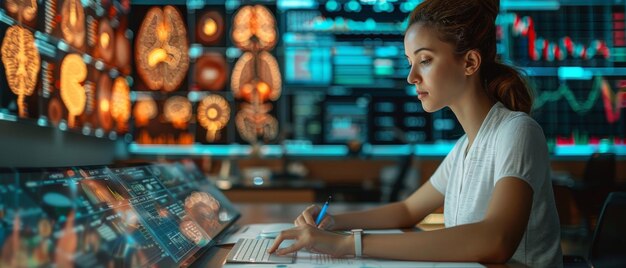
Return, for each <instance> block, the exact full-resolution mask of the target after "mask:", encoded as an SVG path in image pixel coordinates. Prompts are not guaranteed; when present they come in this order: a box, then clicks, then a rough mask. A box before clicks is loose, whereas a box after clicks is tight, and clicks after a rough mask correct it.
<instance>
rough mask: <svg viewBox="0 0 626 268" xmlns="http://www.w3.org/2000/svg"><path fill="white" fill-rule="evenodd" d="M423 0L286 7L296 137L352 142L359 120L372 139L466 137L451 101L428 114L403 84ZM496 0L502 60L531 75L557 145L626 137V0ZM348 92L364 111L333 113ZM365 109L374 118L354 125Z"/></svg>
mask: <svg viewBox="0 0 626 268" xmlns="http://www.w3.org/2000/svg"><path fill="white" fill-rule="evenodd" d="M420 2H421V1H397V2H396V1H356V0H355V1H336V0H329V1H304V2H302V4H300V5H295V4H294V5H286V4H285V5H282V6H281V5H280V4H279V9H281V7H282V10H283V12H282V13H281V15H282V18H283V22H284V27H282V29H283V33H282V34H283V40H284V42H283V44H282V45H283V46H284V51H285V53H284V58H283V64H284V67H283V69H284V72H285V88H286V89H287V90H286V92H287V93H288V94H291V95H290V96H289V97H288V98H287V99H286V101H288V102H289V105H288V107H289V108H290V110H291V111H290V116H291V122H292V124H293V125H294V136H295V137H296V138H298V139H303V140H311V141H312V142H313V143H329V142H330V143H332V142H336V141H340V140H341V139H339V138H342V137H343V138H342V139H346V138H347V137H348V136H346V135H347V134H350V133H351V132H350V131H348V130H353V129H355V128H356V127H357V126H367V128H363V129H362V131H364V132H366V134H362V135H354V134H352V135H351V136H350V138H352V139H360V140H361V141H362V142H366V143H371V144H400V143H407V142H413V143H433V142H435V143H436V142H442V141H444V142H445V141H454V140H456V139H458V138H459V137H460V135H462V134H463V130H462V128H461V127H460V126H459V125H458V123H457V121H456V118H455V117H454V114H453V113H452V112H451V111H450V110H448V109H444V110H442V111H439V112H435V113H432V114H431V113H426V112H424V111H423V110H422V108H421V104H420V102H419V100H417V98H416V96H415V88H414V87H413V86H412V85H409V84H408V83H407V81H406V77H407V74H408V71H409V69H408V64H407V60H406V59H405V56H404V45H403V34H404V30H405V29H406V26H407V20H406V18H407V16H408V15H409V13H410V11H411V10H413V8H414V7H415V6H416V5H417V4H419V3H420ZM500 4H501V6H500V13H499V15H498V17H497V20H496V25H497V54H498V57H499V59H500V60H501V61H503V62H505V63H508V64H510V65H514V66H516V67H518V68H519V69H521V70H522V71H523V72H524V73H525V74H526V75H527V78H528V81H529V84H530V86H531V88H532V89H533V95H534V100H535V101H534V105H533V108H532V113H531V115H532V116H533V117H534V118H535V119H536V120H537V121H538V122H539V123H540V125H541V126H542V128H543V130H544V133H545V135H546V137H547V139H548V142H549V143H550V145H551V147H552V146H554V145H573V144H576V145H588V144H596V145H597V144H599V143H607V144H617V145H624V143H625V139H626V120H625V119H624V115H623V114H624V112H626V111H625V108H626V28H625V25H626V19H625V6H626V5H625V4H624V3H623V2H621V1H571V0H561V1H558V0H545V1H517V0H502V1H500ZM341 97H345V98H352V99H353V102H356V101H357V100H358V99H360V98H365V99H367V103H368V104H367V106H366V107H365V109H364V108H363V106H359V105H352V108H350V109H352V111H349V112H348V111H346V110H345V109H348V108H347V106H345V105H344V106H342V107H343V108H344V109H342V112H341V114H340V115H338V117H337V119H334V120H330V119H329V114H332V113H333V111H334V110H333V109H334V108H333V107H335V106H337V105H336V99H337V98H341ZM329 107H330V108H329ZM335 110H336V109H335ZM363 110H365V113H367V115H365V116H363V117H364V118H367V119H366V120H365V122H362V123H357V122H359V120H358V119H357V118H359V117H361V113H362V112H363ZM329 111H330V113H329ZM348 117H350V118H349V119H346V118H348ZM393 129H396V131H395V133H394V131H392V130H393ZM397 129H399V130H401V131H400V132H398V131H397ZM337 133H340V134H343V136H337ZM398 133H401V135H399V134H398ZM402 137H404V139H402Z"/></svg>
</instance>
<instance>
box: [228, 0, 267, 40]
mask: <svg viewBox="0 0 626 268" xmlns="http://www.w3.org/2000/svg"><path fill="white" fill-rule="evenodd" d="M231 37H232V39H233V43H235V45H236V46H237V47H238V48H240V49H243V50H248V51H259V50H270V49H272V48H274V46H275V45H276V42H277V40H278V35H277V33H276V19H274V15H272V12H270V11H269V10H268V9H267V8H266V7H264V6H261V5H255V6H244V7H242V8H240V9H239V10H238V11H237V14H235V16H234V18H233V24H232V33H231Z"/></svg>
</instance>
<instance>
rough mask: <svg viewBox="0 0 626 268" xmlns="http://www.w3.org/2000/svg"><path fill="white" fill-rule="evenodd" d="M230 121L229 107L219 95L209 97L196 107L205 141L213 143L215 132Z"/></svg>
mask: <svg viewBox="0 0 626 268" xmlns="http://www.w3.org/2000/svg"><path fill="white" fill-rule="evenodd" d="M229 120H230V106H229V105H228V102H227V101H226V100H225V99H224V98H223V97H222V96H219V95H209V96H207V97H205V98H204V99H202V101H201V102H200V105H198V122H199V123H200V125H201V126H202V127H203V128H205V129H206V131H207V132H206V140H207V141H208V142H213V141H215V139H216V135H217V131H219V130H220V129H222V128H224V127H225V126H226V124H227V123H228V121H229Z"/></svg>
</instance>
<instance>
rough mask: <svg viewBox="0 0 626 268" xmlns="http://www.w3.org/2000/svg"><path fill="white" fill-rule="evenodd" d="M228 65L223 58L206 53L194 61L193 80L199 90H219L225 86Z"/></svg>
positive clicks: (215, 54)
mask: <svg viewBox="0 0 626 268" xmlns="http://www.w3.org/2000/svg"><path fill="white" fill-rule="evenodd" d="M227 72H228V65H227V63H226V59H225V58H224V56H222V55H220V54H217V53H206V54H204V55H202V56H200V58H198V60H197V61H196V65H195V68H194V80H195V81H196V83H197V84H198V86H200V88H201V89H206V90H220V89H222V88H224V85H225V84H226V78H227V76H228V74H227Z"/></svg>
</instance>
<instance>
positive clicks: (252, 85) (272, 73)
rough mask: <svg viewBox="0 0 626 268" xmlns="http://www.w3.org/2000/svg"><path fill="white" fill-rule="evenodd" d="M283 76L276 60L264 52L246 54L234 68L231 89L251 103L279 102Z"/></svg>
mask: <svg viewBox="0 0 626 268" xmlns="http://www.w3.org/2000/svg"><path fill="white" fill-rule="evenodd" d="M281 81H282V78H281V75H280V69H279V67H278V63H277V62H276V59H275V58H274V57H273V56H272V55H271V54H269V53H267V52H265V51H263V52H260V53H258V54H257V55H255V54H253V53H251V52H246V53H244V54H243V55H242V56H241V57H240V58H239V60H237V63H236V64H235V67H234V68H233V72H232V77H231V89H232V91H233V93H235V95H236V96H238V97H240V98H243V99H246V100H247V101H249V102H252V101H254V99H255V98H258V101H260V102H264V101H267V100H277V99H278V98H279V97H280V94H281Z"/></svg>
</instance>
